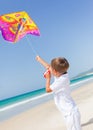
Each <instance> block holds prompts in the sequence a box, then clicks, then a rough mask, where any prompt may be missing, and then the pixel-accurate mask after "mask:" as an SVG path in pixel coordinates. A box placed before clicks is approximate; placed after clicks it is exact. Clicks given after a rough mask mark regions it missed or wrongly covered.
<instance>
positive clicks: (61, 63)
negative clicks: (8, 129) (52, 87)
mask: <svg viewBox="0 0 93 130" xmlns="http://www.w3.org/2000/svg"><path fill="white" fill-rule="evenodd" d="M51 67H52V69H54V70H55V71H57V72H59V73H62V74H63V73H66V72H67V70H68V68H69V63H68V61H67V60H66V59H65V58H64V57H58V58H54V59H52V61H51Z"/></svg>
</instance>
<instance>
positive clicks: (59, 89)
mask: <svg viewBox="0 0 93 130" xmlns="http://www.w3.org/2000/svg"><path fill="white" fill-rule="evenodd" d="M54 78H55V80H54V82H53V83H52V84H51V85H50V88H51V90H52V91H53V93H54V100H55V104H56V105H57V107H58V109H59V110H60V111H61V112H62V113H63V114H64V115H68V114H70V112H71V111H72V109H73V108H74V107H75V106H76V104H75V102H74V101H73V99H72V97H71V96H70V93H71V92H70V87H69V86H70V81H69V77H68V74H67V73H66V74H64V75H62V76H60V77H54Z"/></svg>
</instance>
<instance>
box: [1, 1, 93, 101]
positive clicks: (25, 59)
mask: <svg viewBox="0 0 93 130" xmlns="http://www.w3.org/2000/svg"><path fill="white" fill-rule="evenodd" d="M18 11H26V12H27V13H28V14H29V15H30V16H31V18H32V19H33V20H34V21H35V23H36V24H37V25H38V27H39V29H40V33H41V35H40V37H37V36H32V35H28V36H27V37H28V38H29V41H30V42H29V43H28V41H27V39H26V37H24V38H22V39H21V40H20V41H19V42H17V43H16V44H12V43H10V42H8V41H5V40H4V39H3V37H2V35H1V33H0V99H3V98H7V97H11V96H14V95H18V94H22V93H25V92H30V91H32V90H34V89H39V88H42V87H44V86H45V79H44V78H43V72H44V68H43V67H42V66H41V65H40V64H39V63H38V62H37V61H36V60H35V54H34V53H33V51H32V48H31V46H33V48H34V49H35V50H36V52H37V54H38V55H40V56H41V57H42V58H44V59H45V60H46V61H47V62H49V63H50V61H51V59H52V58H54V57H59V56H62V57H65V58H67V59H68V61H69V63H70V69H69V75H70V77H73V76H75V75H77V74H78V73H81V72H83V71H86V70H88V69H91V68H92V67H93V61H92V56H93V1H92V0H77V1H76V0H28V1H26V0H23V1H19V0H16V1H11V0H8V1H6V0H3V1H0V15H2V14H7V13H12V12H18Z"/></svg>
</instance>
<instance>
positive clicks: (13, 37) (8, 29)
mask: <svg viewBox="0 0 93 130" xmlns="http://www.w3.org/2000/svg"><path fill="white" fill-rule="evenodd" d="M0 30H1V32H2V36H3V38H4V39H5V40H7V41H10V42H17V41H19V40H20V39H21V38H23V37H24V36H25V35H26V34H32V35H36V36H39V35H40V31H39V29H38V27H37V25H36V24H35V23H34V21H33V20H32V19H31V17H30V16H29V15H28V14H27V13H26V12H25V11H22V12H15V13H10V14H5V15H1V16H0Z"/></svg>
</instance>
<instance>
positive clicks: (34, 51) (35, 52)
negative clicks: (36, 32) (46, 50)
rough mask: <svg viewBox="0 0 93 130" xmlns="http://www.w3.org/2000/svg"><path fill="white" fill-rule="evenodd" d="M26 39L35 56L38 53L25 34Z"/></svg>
mask: <svg viewBox="0 0 93 130" xmlns="http://www.w3.org/2000/svg"><path fill="white" fill-rule="evenodd" d="M26 39H27V41H28V43H29V46H30V47H31V49H32V51H33V53H34V55H35V56H37V55H38V53H37V51H36V50H35V49H34V47H33V45H32V43H31V42H30V40H29V38H28V37H27V36H26Z"/></svg>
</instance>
